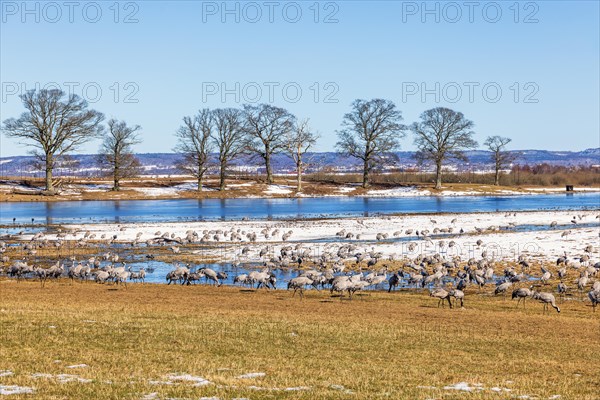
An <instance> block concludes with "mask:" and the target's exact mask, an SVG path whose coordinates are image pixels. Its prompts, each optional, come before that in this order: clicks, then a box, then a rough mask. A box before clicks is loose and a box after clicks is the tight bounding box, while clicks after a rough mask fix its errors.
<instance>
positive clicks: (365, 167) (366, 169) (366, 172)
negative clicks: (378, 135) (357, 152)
mask: <svg viewBox="0 0 600 400" xmlns="http://www.w3.org/2000/svg"><path fill="white" fill-rule="evenodd" d="M362 187H363V188H367V187H369V161H368V160H366V159H365V162H364V164H363V184H362Z"/></svg>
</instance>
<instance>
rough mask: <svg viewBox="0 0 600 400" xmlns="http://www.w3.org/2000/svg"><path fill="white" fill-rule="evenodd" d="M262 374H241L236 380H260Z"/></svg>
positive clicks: (263, 374)
mask: <svg viewBox="0 0 600 400" xmlns="http://www.w3.org/2000/svg"><path fill="white" fill-rule="evenodd" d="M265 375H267V374H265V373H264V372H249V373H247V374H243V375H240V376H238V377H237V379H252V378H261V377H263V376H265Z"/></svg>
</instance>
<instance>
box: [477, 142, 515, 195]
mask: <svg viewBox="0 0 600 400" xmlns="http://www.w3.org/2000/svg"><path fill="white" fill-rule="evenodd" d="M510 142H512V139H510V138H507V137H502V136H488V138H487V139H486V140H485V142H484V143H483V144H484V145H485V146H486V147H487V148H488V149H489V150H490V151H491V152H492V154H491V159H492V162H493V163H494V168H495V175H494V185H496V186H498V185H500V170H501V169H502V168H505V167H508V166H509V165H510V164H511V163H512V162H513V161H515V159H516V157H515V155H514V154H512V153H510V152H508V151H506V145H507V144H509V143H510Z"/></svg>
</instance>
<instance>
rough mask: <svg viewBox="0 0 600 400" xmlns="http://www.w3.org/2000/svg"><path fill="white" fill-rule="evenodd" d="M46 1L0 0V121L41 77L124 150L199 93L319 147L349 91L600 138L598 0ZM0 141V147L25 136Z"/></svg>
mask: <svg viewBox="0 0 600 400" xmlns="http://www.w3.org/2000/svg"><path fill="white" fill-rule="evenodd" d="M54 4H58V5H59V9H56V7H55V6H48V5H47V4H46V3H43V2H41V3H37V2H29V3H27V7H28V8H27V9H26V10H25V9H23V3H22V2H21V1H17V2H13V1H4V0H2V1H1V2H0V6H1V11H2V21H1V31H0V36H1V39H0V48H1V50H0V56H1V60H0V74H1V76H0V78H1V79H0V80H1V82H2V99H1V102H0V106H1V112H0V118H1V119H2V120H4V119H6V118H9V117H17V116H18V115H19V114H20V113H21V112H22V111H23V108H22V106H21V104H20V100H19V99H18V97H17V94H15V92H20V91H21V90H23V89H31V88H34V87H35V85H36V83H37V84H38V85H41V86H44V85H46V84H48V83H50V82H56V83H58V84H59V85H60V86H61V88H62V89H63V90H65V91H68V90H70V89H69V85H71V87H73V91H74V92H75V93H77V94H80V95H81V94H83V93H82V92H83V87H84V85H87V86H86V87H87V93H85V96H84V97H86V98H87V99H88V100H91V101H94V100H96V98H97V97H98V100H97V101H96V102H94V103H93V104H91V106H92V107H93V108H95V109H97V110H99V111H101V112H103V113H105V114H106V116H107V118H110V117H115V118H118V119H124V120H126V121H128V122H129V123H131V124H139V125H141V126H142V127H143V135H144V142H143V144H141V145H139V146H138V147H137V150H138V151H140V152H165V151H171V149H172V148H173V146H174V139H173V133H174V132H175V130H176V129H177V127H178V126H179V124H180V121H181V118H182V117H183V116H185V115H190V114H192V113H194V112H195V110H197V109H199V108H202V107H211V108H213V107H224V106H228V107H229V106H231V107H236V106H241V104H242V103H244V102H247V101H256V100H257V99H258V101H260V102H269V101H270V100H273V103H274V104H276V105H278V106H281V107H285V108H287V109H289V110H290V111H291V112H293V113H295V114H296V115H297V116H298V117H301V118H306V117H308V118H310V119H311V123H312V126H313V127H314V128H315V129H317V130H318V131H319V132H320V133H321V136H322V138H321V140H320V141H319V144H318V148H317V150H322V151H326V150H332V149H333V146H334V144H335V141H336V136H335V131H336V130H337V129H339V126H340V122H341V119H342V116H343V114H344V113H345V112H347V111H348V110H349V105H350V103H351V102H352V101H353V100H354V99H356V98H365V99H369V98H374V97H381V98H386V99H390V100H393V101H394V102H395V103H396V104H397V106H398V108H399V109H400V110H401V111H402V112H403V115H404V119H405V122H406V123H411V122H413V121H415V120H416V119H417V118H418V116H419V114H420V113H421V112H422V111H424V110H426V109H428V108H432V107H436V106H447V107H450V108H453V109H456V110H459V111H462V112H463V113H464V114H465V115H466V116H467V117H468V118H469V119H472V120H473V121H474V122H475V124H476V129H475V130H476V132H477V139H478V140H479V142H480V143H481V142H483V140H484V139H485V137H486V136H488V135H503V136H509V137H511V138H513V143H512V148H515V149H525V148H542V149H550V150H581V149H584V148H589V147H598V146H600V143H599V142H600V126H599V120H600V117H599V111H598V110H599V109H600V102H599V92H600V83H599V75H600V65H599V59H600V43H599V37H600V32H599V22H598V21H599V18H600V11H599V2H598V1H538V2H520V3H518V7H514V2H513V1H509V2H498V3H491V2H475V5H474V6H473V8H471V9H470V8H468V6H465V5H464V2H462V1H459V2H456V3H451V5H448V4H449V3H447V2H429V3H427V5H426V7H427V9H428V10H433V11H432V12H431V13H428V11H427V10H425V9H424V8H423V3H422V2H421V1H418V2H401V1H381V2H373V1H369V2H367V1H364V2H363V1H337V2H329V3H328V2H320V3H318V7H315V5H314V4H315V3H314V2H313V1H308V2H298V3H289V2H277V1H275V2H272V4H273V6H269V5H267V4H265V2H263V1H258V2H256V3H251V4H250V5H248V4H247V2H228V3H227V6H226V7H227V9H228V10H230V11H231V10H233V11H231V12H230V13H227V10H224V9H223V3H222V2H221V1H218V2H201V1H180V2H177V1H169V2H166V1H138V2H120V3H119V7H118V8H119V13H118V15H116V13H115V10H116V8H115V7H114V2H113V1H107V2H101V1H100V2H97V3H93V2H86V1H82V2H78V3H77V5H76V6H74V8H72V9H69V8H68V7H67V6H64V5H63V2H62V1H59V2H57V3H54ZM96 5H99V8H100V11H101V15H100V16H98V15H97V11H98V10H97V7H96ZM297 5H299V7H297ZM456 5H458V6H459V8H457V7H456ZM496 5H499V6H500V8H499V10H498V8H497V7H496ZM36 7H37V8H36ZM436 7H437V11H436ZM236 8H237V10H236ZM298 9H300V11H301V16H299V17H298V16H297V11H298ZM316 9H318V10H319V13H318V15H317V14H316V12H315V10H316ZM498 11H500V12H501V15H499V14H498ZM517 11H518V12H517ZM257 12H260V15H258V13H257ZM271 12H272V16H271V15H270V14H271ZM70 14H71V15H70ZM127 17H129V20H131V21H132V23H124V20H125V19H127ZM36 18H37V19H39V22H37V21H36ZM115 18H116V20H117V22H115ZM271 18H272V19H273V21H270V19H271ZM70 19H72V22H71V21H70ZM223 19H224V21H223ZM236 19H239V22H238V21H236ZM315 19H317V21H318V22H315ZM436 19H438V21H436ZM96 20H97V22H93V21H96ZM136 20H137V22H135V21H136ZM295 20H297V22H293V21H295ZM325 20H327V21H329V22H330V23H325ZM515 20H516V21H515ZM536 20H537V22H536ZM526 21H528V22H529V23H526ZM115 83H116V86H115ZM127 83H130V84H129V85H128V86H127V85H126V84H127ZM236 83H238V84H239V90H236ZM315 83H316V84H315ZM515 83H516V86H515ZM436 84H437V85H439V86H438V89H436ZM222 85H224V86H225V88H227V89H229V90H230V92H228V93H227V94H226V96H225V99H224V100H225V101H224V102H223V101H222V98H221V94H222V91H221V89H222ZM257 86H258V87H259V88H261V91H262V93H260V94H258V93H257V91H256V87H257ZM284 86H285V87H286V89H287V93H283V88H284ZM117 87H118V97H117V98H115V97H116V94H117ZM269 87H272V88H273V96H274V97H273V99H270V98H269V97H270V96H269V95H270V93H269ZM317 87H318V88H319V89H318V94H317ZM484 87H485V88H486V91H485V92H484ZM97 88H100V89H101V90H102V94H101V95H100V96H98V95H97V93H96V89H97ZM297 88H300V89H301V90H302V94H301V95H300V96H298V97H299V98H298V99H297V100H298V101H295V100H296V97H297V95H296V89H297ZM457 88H458V89H460V93H459V92H458V91H457ZM470 88H471V89H470ZM517 88H518V89H517ZM422 89H425V90H428V91H429V92H426V93H425V95H424V98H423V96H422V94H423V91H422ZM498 89H500V90H501V91H502V94H501V95H498V94H497V90H498ZM215 92H216V93H215ZM236 94H237V95H238V97H239V98H238V99H236V98H235V97H236ZM284 94H285V96H284ZM126 96H129V97H128V100H133V101H137V103H132V102H128V101H127V99H126ZM436 96H439V99H436ZM471 96H472V98H470V97H471ZM315 97H316V98H315ZM329 101H337V102H329ZM531 101H537V102H531ZM0 140H1V151H0V155H2V156H11V155H18V154H24V153H25V152H26V151H27V149H26V148H25V147H23V146H19V145H18V144H17V143H16V142H14V141H12V140H9V139H6V138H5V137H2V138H1V139H0ZM97 148H98V142H97V141H96V142H92V143H90V144H88V145H86V146H84V148H83V149H82V152H95V151H96V150H97ZM403 149H405V150H411V149H413V145H412V138H410V136H409V137H407V138H406V139H405V140H404V141H403Z"/></svg>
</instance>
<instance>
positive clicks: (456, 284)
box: [0, 216, 600, 312]
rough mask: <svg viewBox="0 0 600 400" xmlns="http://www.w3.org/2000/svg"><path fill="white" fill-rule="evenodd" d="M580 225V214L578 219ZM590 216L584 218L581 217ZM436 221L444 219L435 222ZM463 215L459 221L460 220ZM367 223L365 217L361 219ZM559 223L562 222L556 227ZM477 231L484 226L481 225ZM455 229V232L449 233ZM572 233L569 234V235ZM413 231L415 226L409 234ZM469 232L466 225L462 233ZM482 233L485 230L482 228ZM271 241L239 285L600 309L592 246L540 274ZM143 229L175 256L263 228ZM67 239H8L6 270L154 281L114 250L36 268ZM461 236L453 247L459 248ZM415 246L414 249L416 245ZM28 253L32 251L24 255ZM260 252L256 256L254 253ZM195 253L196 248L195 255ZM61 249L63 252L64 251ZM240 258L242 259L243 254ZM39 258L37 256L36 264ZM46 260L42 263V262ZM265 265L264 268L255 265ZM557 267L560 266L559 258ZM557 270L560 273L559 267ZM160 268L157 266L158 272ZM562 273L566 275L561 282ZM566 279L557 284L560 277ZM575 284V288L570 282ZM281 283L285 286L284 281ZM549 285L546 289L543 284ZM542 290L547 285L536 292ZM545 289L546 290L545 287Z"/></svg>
mask: <svg viewBox="0 0 600 400" xmlns="http://www.w3.org/2000/svg"><path fill="white" fill-rule="evenodd" d="M573 218H574V219H575V222H573V221H571V222H572V223H576V222H577V220H576V218H577V217H573ZM581 218H583V216H581V217H580V219H581ZM432 222H433V223H436V221H433V220H432ZM455 222H456V219H454V220H453V221H452V223H453V224H454V223H455ZM359 223H360V222H359ZM550 226H551V227H553V226H556V222H554V221H553V222H552V223H551V224H550ZM451 229H452V228H436V231H435V232H434V233H452V231H451ZM476 229H477V228H476ZM445 231H448V232H445ZM565 232H568V231H564V232H563V234H562V236H563V237H564V234H565ZM404 233H405V234H407V235H410V234H412V233H413V232H412V229H410V230H406V232H404ZM462 233H464V231H463V230H462V229H461V231H460V234H462ZM476 233H481V232H479V231H477V232H476ZM400 234H401V232H397V233H396V232H394V233H393V236H399V235H400ZM416 234H417V236H420V237H421V239H422V240H429V241H431V239H430V238H429V237H428V235H429V231H428V230H425V229H422V230H421V231H420V232H418V231H417V232H416ZM260 235H262V236H264V237H265V238H269V237H271V238H273V237H276V236H278V235H279V236H281V239H282V240H281V246H280V247H279V251H275V246H274V245H266V246H264V247H261V248H258V249H256V248H253V247H251V246H243V247H242V248H241V250H240V251H239V254H238V256H239V257H240V258H242V257H244V258H245V259H246V260H247V261H248V262H247V263H245V264H244V265H242V267H244V270H245V271H249V272H243V273H239V274H236V275H235V276H234V277H233V280H232V282H233V284H236V285H242V286H249V287H253V288H256V289H259V288H261V287H262V288H265V289H267V290H274V289H276V288H277V273H276V272H277V271H278V270H279V271H296V272H297V276H295V277H293V278H291V279H288V280H286V282H284V283H287V289H288V290H293V294H292V296H295V295H296V294H297V293H298V294H299V295H300V298H301V299H302V298H304V292H305V291H306V290H307V289H315V290H323V289H328V290H329V291H330V293H332V294H334V293H337V294H338V295H339V297H340V298H342V297H343V296H344V295H346V294H347V296H348V298H349V299H352V298H353V296H354V294H355V293H356V292H358V291H363V290H366V289H382V288H384V287H385V286H386V285H387V291H388V292H392V291H393V290H396V289H407V290H411V289H413V290H427V291H428V293H429V295H430V296H431V297H433V298H435V299H437V300H438V307H444V306H445V304H446V303H447V304H448V305H449V307H450V308H452V307H455V306H457V305H460V307H464V302H465V291H466V289H467V288H468V287H469V286H472V287H474V288H475V290H473V292H474V293H475V292H477V291H478V292H479V293H482V294H485V293H488V292H487V291H486V290H485V288H486V287H490V286H492V287H493V292H492V293H493V295H498V296H499V295H502V296H507V295H508V294H511V297H512V299H516V300H517V306H519V305H520V303H523V306H524V305H525V301H526V300H527V299H532V300H537V301H539V302H541V303H542V304H543V306H544V307H543V311H544V312H546V311H548V310H549V307H553V308H554V309H555V310H556V311H557V312H560V307H559V306H558V305H557V301H556V297H555V294H558V295H559V296H560V297H561V298H562V299H563V300H564V298H565V297H566V296H567V294H569V293H570V292H571V291H572V290H575V288H576V290H577V291H578V292H579V294H580V298H584V293H585V292H587V298H588V299H589V301H591V304H592V307H593V310H594V311H595V309H596V306H597V305H598V304H599V303H600V279H599V278H600V262H596V263H593V262H592V260H591V256H592V255H593V254H594V253H595V251H596V249H595V248H594V247H593V246H591V245H588V246H586V247H585V248H584V249H582V250H583V251H582V252H581V253H580V254H578V255H577V256H575V257H568V256H567V254H565V255H564V256H561V257H559V258H558V259H557V260H556V264H555V265H553V266H552V268H550V266H549V263H544V262H541V263H540V265H539V268H540V274H539V275H537V274H535V270H536V269H537V267H535V263H536V261H533V260H531V259H528V258H526V257H524V256H520V257H519V259H518V262H517V263H507V262H500V261H495V260H494V258H493V256H492V257H489V256H488V255H487V254H486V251H482V252H481V256H480V257H477V258H475V257H471V258H469V259H463V258H461V256H460V255H454V256H452V257H449V256H448V255H443V254H440V253H436V254H429V255H427V254H419V255H416V256H415V257H408V256H406V255H405V256H403V257H402V258H397V257H394V256H389V255H388V256H385V255H384V254H383V253H382V252H376V251H375V249H374V248H372V249H371V250H370V251H361V250H360V249H359V248H358V246H357V245H356V244H354V243H348V242H343V241H342V242H338V243H328V244H326V245H325V248H324V250H323V251H322V252H321V253H320V254H319V255H315V254H313V253H312V252H311V248H310V245H308V244H306V243H303V242H301V241H297V242H296V243H295V245H294V244H293V243H290V242H289V239H290V237H291V236H292V235H293V231H291V230H289V231H280V230H279V229H271V228H265V229H263V230H262V231H261V232H260ZM141 236H142V234H141V233H138V234H137V235H136V237H135V240H133V241H131V242H130V243H129V245H130V246H131V247H134V248H135V247H141V246H145V248H146V249H149V248H151V246H153V245H159V246H166V247H168V249H169V251H170V252H172V253H173V254H180V252H181V249H182V248H185V245H186V244H193V243H206V242H208V241H210V240H213V241H217V242H218V241H220V240H224V239H228V240H229V241H241V240H242V239H243V238H246V239H247V240H248V241H249V242H251V243H252V242H256V240H257V233H256V232H245V231H242V230H240V229H237V230H236V229H234V228H232V229H230V230H214V231H204V232H202V233H201V234H199V233H197V232H195V231H192V230H189V231H187V232H186V237H185V239H182V238H180V237H176V236H175V235H174V234H173V233H171V234H169V233H168V232H165V233H163V232H156V233H155V235H154V237H153V238H152V239H148V240H146V241H142V240H141ZM336 236H337V237H338V238H342V239H344V240H352V239H356V238H360V234H354V233H353V232H348V231H346V230H345V229H344V230H342V231H339V232H337V233H336ZM388 237H389V234H387V233H378V234H377V235H376V240H377V241H378V242H379V241H381V240H386V239H387V238H388ZM94 239H96V238H95V234H94V233H91V232H86V233H85V235H84V236H83V238H81V239H79V240H78V241H77V242H76V245H77V246H88V245H91V244H93V243H94V242H92V241H93V240H94ZM116 239H117V234H114V235H108V237H107V235H102V237H100V240H101V241H103V243H105V244H108V245H111V244H113V243H114V242H115V240H116ZM66 240H67V233H66V232H59V233H58V234H56V235H55V240H52V241H50V240H48V236H47V233H45V232H38V233H36V234H35V235H33V237H32V238H31V240H30V241H28V242H25V241H21V242H15V243H16V244H14V245H16V246H17V247H19V249H20V250H21V257H20V258H21V259H16V260H15V261H14V262H12V263H11V260H10V258H9V257H8V256H7V255H5V253H7V250H8V245H7V243H5V242H0V253H2V259H1V261H2V265H3V268H2V272H3V273H5V274H6V275H7V276H8V277H11V278H16V279H17V280H21V279H23V278H37V279H39V281H40V282H41V285H42V286H44V285H45V284H46V282H47V281H48V280H51V279H58V278H61V277H67V278H70V279H71V280H80V281H88V280H90V281H95V282H97V283H100V284H107V283H110V284H115V285H124V286H125V287H126V286H127V284H128V282H141V283H144V282H145V280H146V276H147V275H146V274H147V272H146V269H147V268H139V269H138V270H136V271H134V270H133V269H132V268H131V267H128V266H127V264H125V263H124V262H122V261H121V259H122V257H120V256H119V254H117V253H116V252H114V251H113V250H114V249H113V250H111V251H108V252H105V253H103V254H100V255H96V256H93V257H90V258H89V259H87V260H86V261H82V262H78V261H77V260H76V258H75V257H74V256H72V257H70V260H69V259H67V261H66V262H63V263H62V264H61V260H60V258H59V261H57V262H56V263H54V264H52V265H51V266H50V267H42V266H40V265H32V264H30V263H29V262H28V261H27V258H28V257H29V258H33V257H35V256H36V254H37V250H38V249H41V248H44V247H47V248H54V249H55V250H56V249H58V250H59V249H60V247H61V246H62V244H63V241H66ZM476 244H477V246H482V245H483V242H482V240H481V239H479V240H477V242H476ZM452 245H453V241H450V242H449V243H448V244H447V246H448V247H452ZM411 250H412V249H411ZM23 252H24V253H25V254H24V255H23ZM254 252H256V254H254ZM192 253H193V252H192ZM59 254H60V253H59ZM145 257H146V258H147V259H154V258H155V255H154V254H153V253H151V252H146V256H145ZM238 260H239V258H238ZM33 263H35V261H34V262H33ZM38 264H39V263H38ZM256 264H258V266H253V265H256ZM552 264H554V263H552ZM231 267H232V268H233V270H236V269H237V268H238V267H240V265H239V262H237V261H236V262H234V263H232V265H231ZM553 271H554V272H553ZM150 272H153V271H150ZM555 278H558V279H555ZM165 279H166V283H168V284H172V283H173V284H181V285H192V284H197V283H201V282H202V281H204V282H206V283H211V284H214V285H216V286H221V285H222V284H223V283H225V282H227V281H228V279H229V274H228V273H227V272H224V271H215V270H214V269H212V268H209V267H202V268H194V267H191V266H190V265H189V264H179V263H176V264H175V265H174V268H173V269H172V270H171V271H169V272H168V273H167V274H166V276H165ZM557 281H558V284H557V285H556V287H555V288H554V289H551V288H552V285H553V282H557ZM571 282H572V283H573V285H574V286H573V287H570V285H571ZM280 287H281V286H280ZM540 288H541V289H540ZM536 289H540V290H536ZM542 290H543V291H542Z"/></svg>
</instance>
